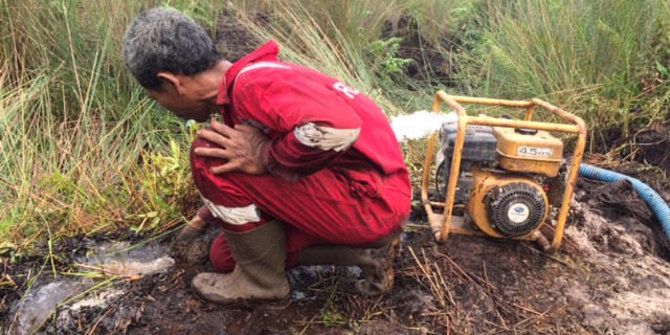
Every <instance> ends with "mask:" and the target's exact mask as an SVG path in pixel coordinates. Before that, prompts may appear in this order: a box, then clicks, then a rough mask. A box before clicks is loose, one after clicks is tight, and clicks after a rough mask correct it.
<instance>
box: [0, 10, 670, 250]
mask: <svg viewBox="0 0 670 335" xmlns="http://www.w3.org/2000/svg"><path fill="white" fill-rule="evenodd" d="M161 4H162V5H171V6H174V7H176V8H178V9H181V10H183V11H185V12H186V13H187V14H189V15H191V16H193V17H194V18H196V19H197V20H198V21H199V22H202V23H203V24H204V25H206V26H207V28H208V29H211V28H213V27H214V26H215V24H216V20H217V15H218V13H220V12H221V11H223V10H225V11H227V12H228V13H234V15H236V16H237V17H239V18H240V19H241V20H242V22H243V24H244V25H245V26H247V27H249V28H250V29H251V30H252V31H253V32H254V33H255V34H257V35H258V36H259V37H260V38H261V39H269V38H273V39H275V40H277V41H278V42H279V43H280V44H281V46H282V54H283V56H282V57H283V58H284V59H286V60H289V61H292V62H296V63H300V64H303V65H306V66H309V67H313V68H316V69H318V70H321V71H323V72H325V73H327V74H330V75H332V76H334V77H338V78H341V79H342V80H344V81H346V82H347V83H348V84H350V85H351V86H353V87H355V88H357V89H359V90H360V91H362V92H365V93H366V94H368V95H369V96H371V97H372V98H373V99H375V100H376V101H377V102H378V103H379V104H380V105H381V106H382V107H383V108H384V109H385V110H386V111H387V113H388V114H390V115H393V114H397V113H405V112H408V111H413V110H416V109H428V108H430V107H431V102H432V96H433V94H434V92H435V91H436V90H437V89H444V88H445V86H444V85H437V86H430V85H429V84H427V83H424V82H421V81H417V80H415V79H412V78H408V77H406V76H403V75H402V74H398V73H397V71H396V70H397V66H400V67H402V66H403V65H406V62H405V61H404V59H402V58H401V57H399V56H398V55H397V53H396V52H397V48H396V47H397V46H398V43H400V41H397V40H388V38H387V37H382V36H383V34H384V33H388V31H390V30H392V29H393V27H395V26H397V25H398V23H399V22H400V21H401V20H403V19H406V18H408V17H412V18H413V19H414V20H415V21H414V23H415V25H416V28H417V29H418V30H419V32H420V37H421V43H422V45H421V46H424V47H427V46H431V47H432V48H435V49H437V50H439V51H441V52H443V53H444V54H448V56H449V58H450V59H453V60H455V61H456V62H457V65H458V71H457V72H456V73H454V74H453V75H455V76H456V79H457V82H458V86H457V87H455V88H449V90H450V91H451V92H454V93H459V94H470V95H479V96H490V97H507V98H515V99H525V98H530V97H541V98H543V99H545V100H547V101H549V102H552V103H554V104H556V105H559V106H562V107H564V108H566V109H569V110H571V111H574V112H576V113H578V114H580V115H582V116H583V117H584V118H585V119H586V120H587V121H588V122H589V125H590V128H591V129H592V138H593V139H594V142H593V143H606V142H607V137H606V136H605V135H604V134H606V133H607V132H608V131H610V130H611V129H618V130H620V132H621V133H622V134H624V135H625V134H627V133H628V132H629V131H631V130H632V129H634V127H641V126H648V125H653V124H659V123H663V122H667V121H666V119H667V113H668V110H669V109H670V90H669V89H668V80H670V78H669V74H668V69H669V68H670V36H669V33H668V32H669V31H670V5H669V4H668V2H667V1H663V0H643V1H637V0H593V1H584V0H581V1H580V0H509V1H494V0H391V1H389V0H370V1H355V0H325V1H307V0H300V1H289V0H272V1H271V0H265V1H249V0H236V1H233V2H232V5H228V4H226V2H225V1H213V0H210V1H194V0H172V1H141V0H125V1H112V0H102V1H83V0H79V1H75V0H49V1H37V0H25V1H17V0H0V22H2V24H0V134H1V135H2V140H1V141H0V242H12V243H13V244H16V245H18V246H20V247H27V246H30V245H33V244H34V242H35V241H38V240H41V239H49V240H51V239H56V238H58V237H59V236H62V235H68V234H91V233H94V232H104V231H113V230H119V229H120V230H122V231H127V232H129V233H131V232H139V233H147V234H154V233H157V232H162V231H166V230H167V229H169V228H170V227H173V226H174V225H175V224H176V223H179V222H182V221H183V220H184V216H188V215H190V214H192V211H193V210H194V204H195V199H196V196H195V191H194V189H193V187H192V185H191V181H190V176H189V171H188V151H187V150H188V143H189V142H190V140H191V139H192V136H193V135H192V133H191V132H190V131H189V130H187V129H186V128H185V127H184V125H183V123H182V122H181V121H179V120H177V119H175V118H173V117H172V116H171V115H169V113H168V112H166V111H164V110H161V109H160V108H158V107H156V106H155V105H154V104H152V103H151V102H150V101H149V100H147V99H146V98H145V97H144V93H143V92H142V90H141V89H140V88H139V87H138V85H137V84H136V83H135V82H134V80H133V78H131V76H130V74H129V73H128V72H127V71H126V69H125V66H124V65H123V62H122V58H121V45H120V43H121V39H122V37H123V33H124V31H125V27H126V25H127V24H128V23H129V22H130V20H131V19H132V18H133V17H134V16H135V15H136V14H137V13H138V12H139V11H140V10H141V9H143V8H147V7H151V6H155V5H161ZM254 11H262V12H264V13H266V14H267V15H268V17H269V21H268V22H256V21H254V20H252V19H250V18H247V15H246V13H252V12H254ZM424 42H425V45H424V44H423V43H424ZM419 51H420V55H422V57H425V55H427V53H425V52H426V51H427V50H419ZM420 70H421V71H430V68H429V67H421V69H420ZM428 75H430V73H428ZM631 111H636V112H634V113H633V112H631ZM414 146H415V145H414ZM414 146H405V148H406V149H407V148H411V147H414ZM407 150H409V149H407ZM415 151H416V150H415ZM407 154H408V157H420V156H421V154H420V150H418V151H416V152H408V153H407ZM417 159H418V158H417ZM408 164H410V165H412V166H417V165H416V164H412V162H408ZM414 170H416V169H413V171H414Z"/></svg>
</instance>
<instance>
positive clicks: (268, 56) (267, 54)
mask: <svg viewBox="0 0 670 335" xmlns="http://www.w3.org/2000/svg"><path fill="white" fill-rule="evenodd" d="M278 54H279V45H278V44H277V43H276V42H275V41H273V40H270V41H269V42H267V43H265V44H264V45H263V46H261V47H260V48H258V49H256V50H254V51H253V52H251V53H250V54H248V55H246V56H244V57H242V58H241V59H240V60H238V61H237V62H235V63H234V64H233V65H232V66H231V67H230V68H229V69H228V71H226V75H225V76H224V79H223V81H221V85H220V86H219V95H218V96H217V98H216V102H217V104H219V105H223V104H224V103H225V102H226V95H228V94H229V93H230V89H231V87H232V86H233V82H234V81H235V77H237V74H238V73H240V71H242V69H244V68H245V67H246V66H247V65H249V64H252V63H256V62H262V61H277V55H278ZM228 101H230V99H228Z"/></svg>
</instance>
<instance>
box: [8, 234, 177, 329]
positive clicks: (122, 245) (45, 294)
mask: <svg viewBox="0 0 670 335" xmlns="http://www.w3.org/2000/svg"><path fill="white" fill-rule="evenodd" d="M86 248H87V249H88V251H87V252H86V254H85V255H83V256H78V257H75V258H73V259H72V260H70V261H71V264H72V269H71V270H69V271H63V272H61V275H60V276H58V277H55V276H50V275H46V276H42V278H37V279H36V280H35V281H34V282H33V283H32V285H31V286H30V288H27V289H26V291H25V292H24V294H23V296H22V297H21V299H20V300H18V301H15V302H14V303H13V305H12V307H11V309H10V313H11V316H10V317H9V320H11V324H10V326H9V327H8V329H7V332H8V333H10V334H33V333H35V332H37V331H38V330H39V329H40V328H42V326H43V325H44V324H45V322H47V321H48V320H50V319H52V323H55V324H56V325H58V324H62V323H70V322H72V318H76V316H77V315H78V314H79V313H80V312H81V311H82V309H84V308H91V307H96V308H100V307H102V308H105V307H107V306H109V305H110V304H111V302H112V301H114V300H115V299H117V298H119V297H121V296H122V295H124V294H126V293H127V292H128V289H127V288H124V287H122V286H123V285H119V283H120V282H122V281H124V280H125V281H130V280H133V279H137V278H140V277H141V276H145V275H151V274H154V273H159V272H163V271H165V270H167V269H169V268H171V267H173V266H174V264H175V261H174V259H172V258H171V257H170V256H168V255H167V253H166V250H165V248H164V247H161V246H159V245H151V246H145V247H141V248H133V247H131V245H130V243H129V242H101V243H98V242H94V241H90V242H89V245H87V246H86ZM56 314H57V317H56V318H54V315H56ZM75 320H76V319H75Z"/></svg>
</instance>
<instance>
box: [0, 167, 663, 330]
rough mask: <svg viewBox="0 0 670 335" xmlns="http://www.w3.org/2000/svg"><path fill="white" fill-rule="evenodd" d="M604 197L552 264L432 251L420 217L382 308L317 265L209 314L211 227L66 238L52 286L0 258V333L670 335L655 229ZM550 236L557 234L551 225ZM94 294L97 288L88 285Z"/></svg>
mask: <svg viewBox="0 0 670 335" xmlns="http://www.w3.org/2000/svg"><path fill="white" fill-rule="evenodd" d="M641 177H642V178H643V179H644V176H641ZM611 187H612V186H611V185H600V184H597V183H594V182H589V181H581V182H580V188H579V189H578V191H577V193H576V196H575V201H574V203H573V210H572V211H571V216H570V221H569V222H570V224H569V226H568V229H567V230H566V238H565V241H564V243H563V246H562V248H561V250H560V251H559V252H556V253H551V254H549V253H545V252H542V251H540V250H539V249H538V248H537V246H535V245H534V244H532V243H528V242H517V241H502V240H492V239H484V238H476V237H466V236H452V237H450V239H449V240H448V241H447V242H446V243H445V244H442V245H438V244H436V243H435V242H434V241H433V239H432V237H431V236H430V234H429V229H428V228H427V226H425V222H424V219H423V217H422V213H421V211H419V210H417V211H415V212H414V216H413V217H412V221H411V222H410V223H409V224H408V226H407V228H406V232H405V234H404V235H403V243H402V247H401V253H400V256H399V257H398V258H397V259H396V261H395V265H394V269H395V276H396V285H395V287H394V289H393V291H392V292H390V293H389V294H386V295H384V296H381V297H378V298H366V297H362V296H360V295H358V294H357V293H356V292H355V291H353V290H352V287H353V285H352V284H353V282H354V281H355V280H356V279H357V277H358V276H360V272H359V271H358V270H357V268H355V267H352V268H339V267H338V268H336V267H330V266H321V267H309V268H297V269H294V270H291V271H289V272H288V276H289V279H290V282H291V286H292V288H293V292H292V295H291V297H290V298H288V299H286V300H284V301H280V302H273V303H256V304H248V305H233V306H218V305H215V304H210V303H208V302H206V301H203V300H201V299H200V298H199V297H197V296H196V295H195V294H194V292H193V290H192V289H191V288H190V285H189V282H190V279H191V278H192V277H193V276H194V275H195V274H196V273H198V272H200V271H207V270H209V265H208V263H207V257H206V250H207V240H208V239H211V238H212V237H213V236H214V235H215V234H216V231H215V230H214V231H210V233H209V234H208V235H207V237H203V238H202V239H201V240H199V242H198V243H191V244H189V245H188V246H182V247H181V248H177V249H175V248H172V246H171V245H170V243H171V236H168V237H166V239H164V240H163V241H159V242H157V243H154V244H150V245H149V246H143V247H140V248H136V249H133V250H130V251H127V250H126V249H127V248H128V246H130V245H132V244H133V243H135V242H137V241H130V242H128V241H126V242H119V241H118V240H121V239H123V238H121V236H117V237H116V238H112V239H110V238H105V237H102V236H99V237H96V238H74V239H68V240H63V241H61V242H60V243H59V244H58V245H56V246H55V247H54V254H55V255H56V256H57V261H56V262H55V263H54V267H55V268H56V270H57V272H58V276H57V277H56V278H54V277H53V273H52V269H51V265H50V262H49V261H48V259H44V258H32V259H30V258H29V259H24V260H23V262H21V263H19V264H12V263H11V262H10V260H9V259H8V257H5V256H3V257H2V260H1V263H2V264H3V265H2V266H3V269H2V275H3V277H4V278H7V276H9V278H11V280H12V281H13V282H14V283H15V285H13V286H3V287H2V288H1V290H0V294H1V295H2V298H0V312H1V314H0V315H1V319H0V322H1V323H0V325H1V326H0V327H2V328H0V329H1V330H2V332H3V333H8V334H27V333H31V332H33V331H35V330H36V329H38V328H39V329H40V330H39V332H40V333H45V334H74V333H82V334H83V333H88V334H113V333H121V334H445V333H446V334H670V263H668V261H667V255H668V254H667V249H665V248H666V247H665V246H663V245H662V244H661V243H659V241H662V239H659V238H657V237H656V234H657V233H658V231H657V229H654V228H652V227H654V225H657V224H658V223H657V222H655V220H656V219H655V218H653V217H652V216H646V217H645V216H644V215H642V216H641V215H640V213H637V212H631V211H627V210H626V209H625V208H626V206H615V205H613V204H611V203H607V201H604V200H603V199H602V195H601V194H603V193H605V194H607V193H611V192H612V190H611V189H608V188H611ZM666 190H667V188H666ZM617 193H621V194H624V193H625V192H624V191H621V190H619V191H617ZM634 196H635V195H634V194H632V195H631V197H632V198H631V199H629V201H635V200H636V199H635V198H634ZM664 196H665V197H667V196H668V194H667V193H666V194H664ZM545 234H547V235H551V229H550V228H549V227H548V228H547V229H546V230H545ZM110 254H111V255H110ZM74 264H78V265H76V266H75V265H74ZM102 269H104V274H103V273H102V272H103V271H101V270H102ZM40 270H41V271H40ZM68 272H69V273H70V275H63V273H68ZM72 273H79V274H80V275H81V274H83V273H88V276H89V277H91V278H82V277H75V276H73V275H72ZM93 274H96V275H95V276H93ZM31 285H32V286H31ZM95 285H98V286H100V287H98V288H95V289H91V287H93V286H95ZM82 292H87V293H86V294H83V295H82V294H81V293H82ZM51 311H53V312H51ZM40 318H41V319H43V321H44V323H43V324H41V325H40V323H41V322H40V321H41V320H40Z"/></svg>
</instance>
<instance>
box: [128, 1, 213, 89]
mask: <svg viewBox="0 0 670 335" xmlns="http://www.w3.org/2000/svg"><path fill="white" fill-rule="evenodd" d="M123 57H124V59H125V62H126V65H127V66H128V68H129V69H130V72H132V73H133V75H134V76H135V78H137V81H139V82H140V85H142V86H144V87H145V88H147V89H158V88H159V87H160V84H161V83H160V80H159V79H158V76H157V74H158V73H159V72H170V73H173V74H183V75H189V76H190V75H195V74H198V73H200V72H203V71H205V70H208V69H210V68H212V67H214V65H216V64H217V63H218V62H219V61H220V60H221V59H223V57H222V56H221V54H219V52H218V51H217V50H216V47H215V46H214V43H213V42H212V39H211V38H210V37H209V36H208V35H207V33H206V32H205V31H204V30H203V29H202V27H200V26H199V25H197V24H196V23H195V22H193V20H191V19H189V18H188V17H186V16H185V15H184V14H182V13H180V12H178V11H176V10H174V9H168V8H154V9H150V10H146V11H144V12H142V13H140V15H138V16H137V18H135V20H134V21H133V22H132V23H131V24H130V26H128V30H127V31H126V34H125V36H124V38H123Z"/></svg>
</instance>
